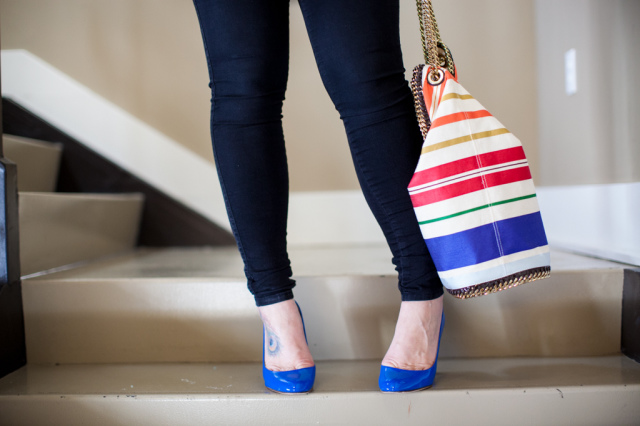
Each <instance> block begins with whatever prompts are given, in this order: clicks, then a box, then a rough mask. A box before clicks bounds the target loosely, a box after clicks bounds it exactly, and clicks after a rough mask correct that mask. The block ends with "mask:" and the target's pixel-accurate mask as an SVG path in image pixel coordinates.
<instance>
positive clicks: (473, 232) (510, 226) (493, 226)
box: [425, 212, 547, 271]
mask: <svg viewBox="0 0 640 426" xmlns="http://www.w3.org/2000/svg"><path fill="white" fill-rule="evenodd" d="M497 236H499V238H500V244H501V246H502V253H500V249H499V247H498V240H497ZM425 242H426V243H427V247H429V252H430V253H431V257H432V258H433V261H434V263H435V264H436V269H437V270H438V271H449V270H451V269H457V268H463V267H465V266H469V265H476V264H478V263H482V262H486V261H488V260H492V259H497V258H498V257H500V256H504V255H508V254H513V253H518V252H521V251H525V250H531V249H533V248H536V247H540V246H545V245H547V237H546V235H545V233H544V227H543V225H542V217H541V216H540V212H535V213H531V214H527V215H524V216H518V217H514V218H510V219H505V220H500V221H498V222H495V223H490V224H488V225H483V226H479V227H477V228H473V229H468V230H466V231H462V232H458V233H455V234H451V235H444V236H442V237H437V238H429V239H426V240H425Z"/></svg>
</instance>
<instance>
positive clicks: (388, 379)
mask: <svg viewBox="0 0 640 426" xmlns="http://www.w3.org/2000/svg"><path fill="white" fill-rule="evenodd" d="M443 328H444V312H443V313H442V320H441V321H440V335H439V336H438V351H437V352H436V360H435V361H434V362H433V365H432V366H431V368H428V369H426V370H402V369H400V368H393V367H387V366H386V365H382V366H381V367H380V378H379V379H378V386H380V390H381V391H382V392H411V391H418V390H423V389H427V388H430V387H431V386H432V385H433V379H434V378H435V377H436V369H437V368H438V355H439V353H440V341H441V340H442V329H443Z"/></svg>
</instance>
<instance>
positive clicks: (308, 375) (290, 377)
mask: <svg viewBox="0 0 640 426" xmlns="http://www.w3.org/2000/svg"><path fill="white" fill-rule="evenodd" d="M296 306H297V307H298V312H299V313H300V319H301V320H302V329H303V331H304V338H305V341H306V340H307V331H306V329H305V326H304V318H303V317H302V311H301V310H300V305H298V302H296ZM265 334H266V332H265V330H264V327H263V328H262V377H263V378H264V385H265V386H266V387H267V389H270V390H272V391H274V392H278V393H308V392H310V391H311V389H312V388H313V382H314V381H315V378H316V367H315V365H314V366H313V367H307V368H299V369H297V370H288V371H271V370H269V369H267V366H266V364H265V362H264V339H265Z"/></svg>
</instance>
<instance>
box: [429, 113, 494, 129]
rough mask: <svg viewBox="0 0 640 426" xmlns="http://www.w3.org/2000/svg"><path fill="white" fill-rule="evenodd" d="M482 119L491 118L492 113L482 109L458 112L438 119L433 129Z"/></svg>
mask: <svg viewBox="0 0 640 426" xmlns="http://www.w3.org/2000/svg"><path fill="white" fill-rule="evenodd" d="M482 117H491V113H490V112H489V111H487V110H486V109H481V110H479V111H467V112H457V113H455V114H449V115H445V116H443V117H440V118H437V119H436V120H435V121H434V122H433V124H432V125H431V128H434V127H438V126H444V125H445V124H451V123H456V122H458V121H462V120H465V119H468V120H470V119H473V118H482Z"/></svg>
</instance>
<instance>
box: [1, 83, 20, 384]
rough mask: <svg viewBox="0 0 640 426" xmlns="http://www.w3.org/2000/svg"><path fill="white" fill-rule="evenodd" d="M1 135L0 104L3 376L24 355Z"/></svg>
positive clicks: (13, 198)
mask: <svg viewBox="0 0 640 426" xmlns="http://www.w3.org/2000/svg"><path fill="white" fill-rule="evenodd" d="M0 89H1V88H0ZM1 135H2V103H1V102H0V377H3V376H5V375H6V374H9V373H11V372H12V371H15V370H17V369H18V368H20V367H22V366H23V365H25V364H26V362H27V356H26V349H25V338H24V317H23V311H22V288H21V283H20V245H19V240H18V231H19V229H18V188H17V170H16V165H15V164H14V163H12V162H11V161H9V160H7V159H6V158H4V154H3V149H2V137H1Z"/></svg>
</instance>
